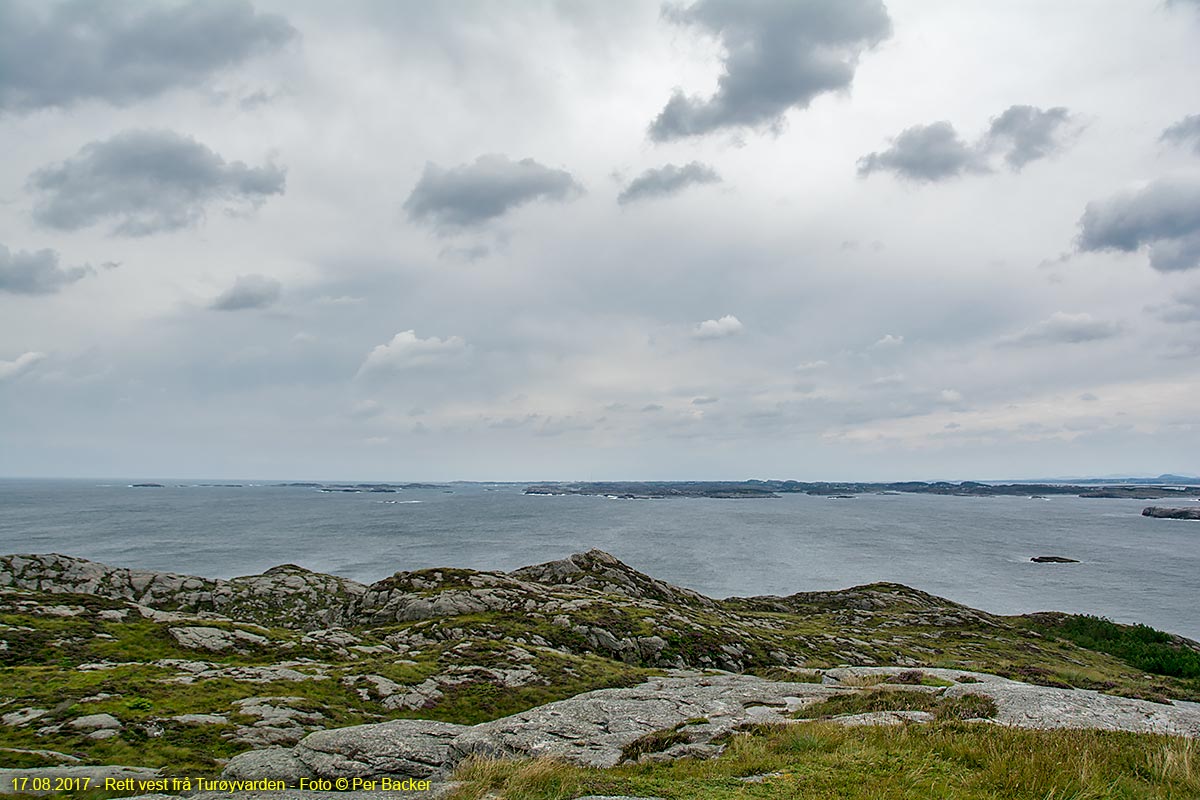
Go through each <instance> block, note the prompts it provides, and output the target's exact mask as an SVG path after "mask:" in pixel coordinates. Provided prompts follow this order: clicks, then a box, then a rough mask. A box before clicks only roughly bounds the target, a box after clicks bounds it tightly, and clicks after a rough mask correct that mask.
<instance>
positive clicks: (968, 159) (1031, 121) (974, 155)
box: [858, 105, 1072, 183]
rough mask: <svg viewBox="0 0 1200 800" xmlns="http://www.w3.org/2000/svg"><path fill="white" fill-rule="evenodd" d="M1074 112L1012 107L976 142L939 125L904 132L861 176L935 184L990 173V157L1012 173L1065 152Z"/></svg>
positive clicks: (867, 160)
mask: <svg viewBox="0 0 1200 800" xmlns="http://www.w3.org/2000/svg"><path fill="white" fill-rule="evenodd" d="M1071 119H1072V117H1071V113H1070V112H1069V111H1068V110H1067V109H1066V108H1063V107H1061V106H1057V107H1055V108H1051V109H1046V110H1043V109H1040V108H1037V107H1035V106H1022V105H1016V106H1010V107H1009V108H1007V109H1005V111H1004V112H1003V113H1002V114H1000V116H998V117H995V118H994V119H993V120H992V123H991V125H990V126H989V127H988V129H987V131H986V132H985V133H984V134H983V135H982V136H980V137H979V139H978V140H977V141H976V142H975V143H973V144H972V143H969V142H967V141H966V140H965V139H963V138H962V137H961V136H959V134H958V131H956V130H955V128H954V125H952V124H951V123H949V122H947V121H945V120H940V121H938V122H933V123H930V124H929V125H914V126H912V127H911V128H906V129H905V130H903V131H901V132H900V134H899V135H898V136H896V138H894V139H893V140H892V146H891V147H889V148H888V149H887V150H883V151H879V152H874V153H868V154H867V155H865V156H863V157H862V158H860V159H859V160H858V174H859V175H860V176H862V177H866V176H867V175H870V174H871V173H873V172H880V171H888V172H894V173H896V174H897V175H899V176H900V177H902V178H907V179H909V180H914V181H925V182H930V183H932V182H936V181H942V180H947V179H949V178H954V177H957V176H959V175H962V174H965V173H968V172H975V173H980V172H990V171H991V170H992V165H991V164H990V163H989V157H990V156H993V155H1000V156H1002V157H1003V159H1004V163H1005V164H1006V165H1008V168H1009V169H1011V170H1012V171H1013V172H1018V171H1020V169H1021V168H1022V167H1024V166H1025V165H1026V164H1028V163H1029V162H1031V161H1036V160H1038V159H1040V158H1045V157H1047V156H1049V155H1052V154H1053V153H1055V152H1057V151H1059V150H1061V149H1062V146H1063V138H1064V135H1065V132H1066V127H1065V126H1067V125H1068V123H1070V122H1071Z"/></svg>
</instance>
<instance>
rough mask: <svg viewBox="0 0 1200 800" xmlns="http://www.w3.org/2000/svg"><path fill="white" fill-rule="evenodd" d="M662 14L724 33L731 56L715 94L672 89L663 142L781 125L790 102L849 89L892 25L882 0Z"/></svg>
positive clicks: (821, 0) (785, 0)
mask: <svg viewBox="0 0 1200 800" xmlns="http://www.w3.org/2000/svg"><path fill="white" fill-rule="evenodd" d="M663 13H664V16H665V17H666V18H667V19H669V20H671V21H673V22H677V23H680V24H687V25H693V26H695V27H697V28H699V29H701V30H703V31H705V32H706V33H709V34H712V35H713V36H716V37H717V38H719V39H720V41H721V44H722V45H723V47H724V50H725V56H724V64H723V67H724V69H723V71H722V73H721V76H720V78H719V79H718V83H717V91H716V93H715V94H714V95H713V96H712V97H710V98H708V99H707V100H706V99H702V98H698V97H686V96H684V94H683V93H682V92H681V91H679V90H676V92H675V94H674V95H672V97H671V99H670V100H669V101H668V102H667V104H666V106H665V107H664V108H663V110H662V111H661V112H660V113H659V115H658V117H657V118H656V119H655V120H654V122H653V123H651V125H650V138H651V139H653V140H655V141H659V142H663V141H668V140H671V139H677V138H681V137H685V136H697V135H702V134H706V133H711V132H713V131H717V130H720V129H723V128H737V127H749V128H764V127H765V128H778V127H779V126H780V124H781V123H782V121H783V115H784V114H785V113H786V112H787V111H788V110H789V109H792V108H807V107H808V105H809V104H810V103H811V102H812V101H813V99H814V98H816V97H817V96H819V95H821V94H825V93H826V92H834V91H839V90H845V89H848V88H849V87H850V84H851V82H852V81H853V80H854V73H855V70H856V69H857V67H858V59H859V57H860V56H861V55H862V53H863V52H864V51H866V50H869V49H870V48H872V47H874V46H875V45H877V44H879V43H880V42H881V41H883V40H884V39H886V38H887V37H888V36H890V35H891V32H892V23H891V20H890V19H889V18H888V14H887V9H886V8H885V7H884V5H883V3H882V2H881V0H807V2H795V0H754V2H745V0H699V2H697V3H695V4H693V5H691V6H689V7H687V8H678V7H671V6H668V7H667V8H666V9H664V12H663Z"/></svg>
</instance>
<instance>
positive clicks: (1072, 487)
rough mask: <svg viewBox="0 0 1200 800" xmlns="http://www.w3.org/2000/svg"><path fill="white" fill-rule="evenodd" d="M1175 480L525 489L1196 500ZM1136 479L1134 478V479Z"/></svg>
mask: <svg viewBox="0 0 1200 800" xmlns="http://www.w3.org/2000/svg"><path fill="white" fill-rule="evenodd" d="M1161 477H1163V478H1178V479H1179V480H1178V481H1171V480H1163V481H1161V482H1158V483H1146V484H1143V483H1136V484H1132V485H1130V484H1121V485H1100V484H1095V483H1090V485H1083V484H1067V483H981V482H979V481H961V482H958V483H953V482H949V481H932V482H926V481H901V482H898V483H856V482H855V483H829V482H825V481H818V482H815V483H808V482H803V481H777V480H769V481H759V480H751V481H601V482H582V483H539V484H534V485H532V486H529V487H527V488H526V489H525V494H530V495H600V496H604V497H614V498H621V499H658V498H666V497H710V498H718V499H725V500H741V499H759V498H772V497H779V496H781V495H784V494H809V495H819V496H827V497H836V498H846V497H850V496H853V495H860V494H897V493H903V494H941V495H955V496H962V497H999V496H1010V497H1030V496H1034V497H1045V496H1047V495H1074V496H1077V497H1101V498H1128V499H1132V500H1160V499H1163V498H1172V497H1174V498H1180V497H1200V480H1198V479H1196V478H1182V477H1181V476H1175V475H1171V476H1161ZM1138 480H1140V479H1138Z"/></svg>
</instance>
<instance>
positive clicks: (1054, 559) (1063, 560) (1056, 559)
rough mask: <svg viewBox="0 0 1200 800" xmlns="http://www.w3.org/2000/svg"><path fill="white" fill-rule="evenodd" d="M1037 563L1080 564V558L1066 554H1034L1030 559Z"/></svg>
mask: <svg viewBox="0 0 1200 800" xmlns="http://www.w3.org/2000/svg"><path fill="white" fill-rule="evenodd" d="M1029 560H1030V561H1032V562H1034V563H1035V564H1078V563H1079V559H1077V558H1067V557H1066V556H1034V557H1033V558H1031V559H1029Z"/></svg>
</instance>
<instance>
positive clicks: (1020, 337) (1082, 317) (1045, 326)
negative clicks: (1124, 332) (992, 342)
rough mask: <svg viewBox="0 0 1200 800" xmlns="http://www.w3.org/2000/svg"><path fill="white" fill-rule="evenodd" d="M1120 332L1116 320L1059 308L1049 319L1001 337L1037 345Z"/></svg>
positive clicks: (1007, 342) (1009, 342)
mask: <svg viewBox="0 0 1200 800" xmlns="http://www.w3.org/2000/svg"><path fill="white" fill-rule="evenodd" d="M1120 333H1121V326H1120V325H1118V324H1116V323H1115V322H1107V321H1104V320H1099V319H1095V318H1094V317H1092V315H1091V314H1067V313H1064V312H1062V311H1056V312H1054V313H1053V314H1051V315H1050V316H1049V317H1048V318H1047V319H1044V320H1042V321H1041V322H1039V323H1037V324H1035V325H1031V326H1029V327H1028V328H1026V329H1025V330H1023V331H1021V332H1020V333H1017V334H1015V335H1013V336H1009V337H1007V338H1005V339H1003V340H1001V344H1005V345H1009V346H1012V347H1036V346H1038V345H1044V344H1083V343H1084V342H1095V341H1099V340H1101V339H1111V338H1113V337H1114V336H1117V335H1119V334H1120Z"/></svg>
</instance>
